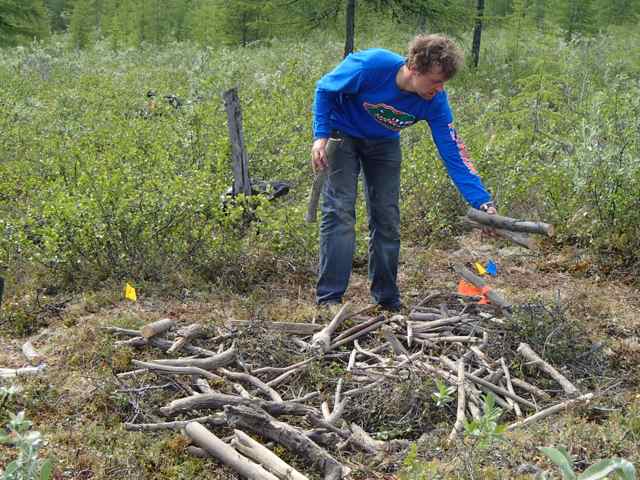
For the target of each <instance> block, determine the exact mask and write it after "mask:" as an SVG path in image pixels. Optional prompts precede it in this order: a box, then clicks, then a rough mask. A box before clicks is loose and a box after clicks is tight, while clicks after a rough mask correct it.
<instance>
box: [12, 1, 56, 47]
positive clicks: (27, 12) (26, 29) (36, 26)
mask: <svg viewBox="0 0 640 480" xmlns="http://www.w3.org/2000/svg"><path fill="white" fill-rule="evenodd" d="M48 33H49V31H48V28H47V12H46V9H45V6H44V3H43V1H42V0H0V46H3V45H15V44H17V43H23V42H25V41H27V42H29V41H32V40H33V39H34V38H37V39H42V38H46V37H47V36H48Z"/></svg>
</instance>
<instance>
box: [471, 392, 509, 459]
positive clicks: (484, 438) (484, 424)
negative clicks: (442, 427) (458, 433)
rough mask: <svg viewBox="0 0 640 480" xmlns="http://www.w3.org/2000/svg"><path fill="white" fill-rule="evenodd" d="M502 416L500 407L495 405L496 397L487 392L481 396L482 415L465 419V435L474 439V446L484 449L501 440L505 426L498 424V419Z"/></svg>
mask: <svg viewBox="0 0 640 480" xmlns="http://www.w3.org/2000/svg"><path fill="white" fill-rule="evenodd" d="M501 416H502V409H501V408H500V407H496V397H495V395H493V393H488V394H487V395H485V396H484V397H483V403H482V416H481V417H480V418H478V419H473V420H471V421H469V420H465V422H464V432H465V435H467V436H469V437H472V438H475V439H476V442H477V443H476V447H477V448H478V449H480V450H486V449H487V448H489V447H491V445H492V444H493V443H494V442H496V441H499V440H503V436H504V432H505V431H506V429H507V426H506V425H504V424H499V423H498V420H500V417H501Z"/></svg>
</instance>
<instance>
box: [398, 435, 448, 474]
mask: <svg viewBox="0 0 640 480" xmlns="http://www.w3.org/2000/svg"><path fill="white" fill-rule="evenodd" d="M437 473H438V469H437V467H436V466H435V465H433V464H431V463H427V462H425V461H423V460H421V459H419V458H418V446H417V445H416V444H415V443H412V444H411V446H410V447H409V451H408V452H407V455H406V457H404V459H403V460H402V468H401V469H400V471H399V472H398V478H399V479H400V480H435V479H437V478H440V477H439V476H438V475H437Z"/></svg>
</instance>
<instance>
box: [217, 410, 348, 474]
mask: <svg viewBox="0 0 640 480" xmlns="http://www.w3.org/2000/svg"><path fill="white" fill-rule="evenodd" d="M224 411H225V414H226V416H227V419H228V422H229V425H231V426H235V427H241V428H242V429H243V430H249V431H251V432H253V433H257V434H259V435H260V436H262V437H264V438H268V439H269V440H272V441H274V442H277V443H279V444H281V445H283V446H285V447H286V448H288V449H290V450H292V451H294V452H296V453H297V454H299V455H302V456H303V457H305V458H308V459H309V460H311V462H313V463H314V464H315V465H317V466H318V467H319V468H320V470H321V471H322V472H323V473H324V479H325V480H340V479H341V478H342V477H343V474H344V473H345V471H344V467H343V466H342V465H341V464H340V463H339V462H338V461H337V460H336V459H335V458H333V457H332V456H331V455H330V454H329V453H328V452H327V451H326V450H324V449H323V448H321V447H319V446H318V445H317V444H316V443H315V442H313V441H311V440H310V439H309V438H308V437H307V436H306V435H305V434H304V432H303V431H302V430H300V429H298V428H296V427H293V426H291V425H289V424H286V423H284V422H280V421H278V420H276V419H274V418H273V417H271V416H270V415H269V414H267V413H266V412H264V411H260V410H254V409H252V408H248V407H246V406H233V405H228V406H226V407H225V408H224Z"/></svg>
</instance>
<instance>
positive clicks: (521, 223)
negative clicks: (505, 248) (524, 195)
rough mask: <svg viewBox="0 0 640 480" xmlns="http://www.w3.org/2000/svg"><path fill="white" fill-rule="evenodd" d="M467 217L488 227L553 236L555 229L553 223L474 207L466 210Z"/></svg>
mask: <svg viewBox="0 0 640 480" xmlns="http://www.w3.org/2000/svg"><path fill="white" fill-rule="evenodd" d="M467 217H469V218H470V219H471V220H473V221H475V222H478V223H481V224H482V225H487V226H490V227H495V228H501V229H503V230H511V231H513V232H526V233H538V234H543V235H547V236H549V237H553V235H554V233H555V229H554V228H553V225H550V224H548V223H544V222H529V221H525V220H518V219H515V218H511V217H504V216H502V215H490V214H488V213H485V212H482V211H480V210H477V209H475V208H469V210H467Z"/></svg>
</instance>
